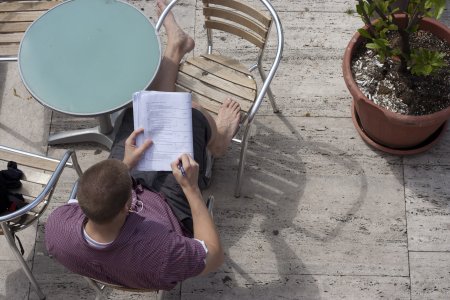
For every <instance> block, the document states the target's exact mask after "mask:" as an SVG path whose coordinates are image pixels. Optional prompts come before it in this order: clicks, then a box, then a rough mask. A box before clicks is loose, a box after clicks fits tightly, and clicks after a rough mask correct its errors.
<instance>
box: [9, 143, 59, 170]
mask: <svg viewBox="0 0 450 300" xmlns="http://www.w3.org/2000/svg"><path fill="white" fill-rule="evenodd" d="M0 159H1V160H5V161H10V160H12V161H15V162H17V164H19V165H24V166H29V167H33V168H36V169H41V170H47V171H52V172H53V171H55V169H56V166H57V165H58V161H57V160H47V159H45V160H44V159H42V158H39V157H33V156H28V155H24V154H20V153H14V152H10V151H7V150H3V149H0Z"/></svg>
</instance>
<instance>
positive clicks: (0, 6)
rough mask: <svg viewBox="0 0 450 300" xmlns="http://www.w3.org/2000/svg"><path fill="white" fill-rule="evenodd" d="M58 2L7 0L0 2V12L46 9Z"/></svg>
mask: <svg viewBox="0 0 450 300" xmlns="http://www.w3.org/2000/svg"><path fill="white" fill-rule="evenodd" d="M58 3H60V1H14V2H11V1H8V2H0V12H3V11H8V12H9V11H30V10H48V9H50V8H52V7H53V6H55V5H56V4H58Z"/></svg>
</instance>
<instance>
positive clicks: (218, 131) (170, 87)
mask: <svg viewBox="0 0 450 300" xmlns="http://www.w3.org/2000/svg"><path fill="white" fill-rule="evenodd" d="M157 7H158V15H161V13H162V11H163V10H164V9H165V8H166V4H165V1H164V0H158V1H157ZM163 25H164V28H165V29H166V33H167V47H166V49H165V51H164V56H163V58H162V61H161V66H160V68H159V71H158V74H157V75H156V77H155V80H154V81H153V83H152V84H151V85H150V89H151V90H155V91H165V92H173V91H175V82H176V80H177V76H178V66H179V64H180V62H181V60H182V59H183V57H184V55H186V53H188V52H190V51H192V49H194V46H195V43H194V40H193V39H192V38H191V37H190V36H189V35H187V34H186V33H185V32H184V31H183V30H182V29H181V28H180V26H179V25H178V24H177V22H176V20H175V17H174V15H173V13H172V12H169V14H168V15H167V16H166V18H165V19H164V23H163ZM192 107H193V108H195V109H197V110H199V111H200V112H201V113H202V114H203V115H204V116H205V118H206V120H207V121H208V124H209V127H210V129H211V135H210V139H209V142H208V150H209V151H211V153H212V155H213V156H214V157H220V156H223V155H224V154H225V152H226V150H227V148H228V145H229V144H230V142H231V139H232V138H233V136H234V134H235V133H236V131H237V129H238V126H239V120H240V113H239V111H240V106H239V103H237V102H236V101H234V100H232V99H227V100H226V101H225V102H224V104H223V105H222V107H221V108H220V110H219V115H218V116H217V118H216V120H214V119H213V117H212V116H211V114H209V112H207V111H206V110H205V109H204V108H203V107H202V106H201V105H199V104H198V103H195V102H193V103H192Z"/></svg>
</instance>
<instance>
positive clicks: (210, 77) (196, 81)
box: [156, 0, 284, 197]
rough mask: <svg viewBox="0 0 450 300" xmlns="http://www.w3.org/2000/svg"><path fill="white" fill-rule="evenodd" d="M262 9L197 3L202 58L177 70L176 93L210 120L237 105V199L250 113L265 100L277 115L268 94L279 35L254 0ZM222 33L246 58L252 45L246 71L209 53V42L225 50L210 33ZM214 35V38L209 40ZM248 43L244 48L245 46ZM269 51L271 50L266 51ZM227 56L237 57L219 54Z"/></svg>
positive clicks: (223, 1)
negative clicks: (230, 102)
mask: <svg viewBox="0 0 450 300" xmlns="http://www.w3.org/2000/svg"><path fill="white" fill-rule="evenodd" d="M177 1H178V0H172V1H171V2H170V3H169V4H168V6H167V8H166V10H165V11H164V12H163V13H162V15H161V17H160V19H159V21H158V23H157V24H156V28H157V29H159V27H160V26H161V24H162V21H163V20H164V17H165V15H166V13H168V11H169V10H170V9H171V8H172V7H173V6H174V5H175V4H176V2H177ZM260 2H261V4H262V5H263V6H264V7H265V8H266V10H265V11H264V10H263V11H259V10H257V9H255V8H253V7H251V6H249V5H246V4H244V1H234V0H203V15H204V17H205V22H204V27H205V28H206V36H207V43H208V44H207V51H206V53H205V54H203V55H200V56H195V57H191V58H189V59H187V60H186V61H185V62H184V63H182V64H181V65H180V67H179V73H178V79H177V90H178V91H185V92H191V93H192V99H193V101H197V102H198V103H200V104H201V105H202V106H203V107H204V108H205V109H207V110H208V111H210V112H211V113H212V114H217V113H218V111H219V108H220V106H221V104H222V102H223V101H224V100H225V99H226V98H228V97H232V98H234V99H236V100H237V101H238V102H239V103H240V105H241V112H242V115H243V118H242V119H241V124H240V130H239V131H238V133H237V135H236V136H235V138H234V139H233V140H234V141H235V142H237V143H239V144H240V145H241V151H240V158H239V169H238V174H237V180H236V186H235V192H234V194H235V196H236V197H239V196H240V192H241V186H242V177H243V174H244V166H245V159H246V151H247V144H248V140H249V137H250V128H251V126H252V124H253V121H254V117H255V114H256V112H257V111H258V109H259V108H260V106H261V103H262V101H263V98H264V96H265V95H266V93H267V95H268V98H269V101H270V103H271V105H272V109H273V111H274V112H275V113H276V112H278V111H279V110H278V107H277V105H276V103H275V98H274V95H273V93H272V91H271V89H270V83H271V81H272V79H273V77H274V75H275V72H276V70H277V68H278V65H279V63H280V60H281V56H282V52H283V43H284V37H283V30H282V26H281V22H280V19H279V17H278V15H277V13H276V11H275V9H274V8H273V6H272V5H271V3H270V1H268V0H260ZM273 26H274V27H275V29H276V37H277V43H276V45H275V48H274V49H273V51H271V53H272V54H273V55H274V59H273V61H267V62H266V63H271V66H270V70H269V72H268V74H267V75H266V74H265V72H264V70H263V63H264V62H265V60H264V56H265V50H266V46H267V42H268V39H269V35H270V31H271V27H273ZM218 31H220V32H222V33H224V32H225V33H227V34H229V35H231V36H236V37H238V38H240V39H239V40H238V43H239V44H238V45H241V44H242V45H244V47H245V48H243V49H245V50H244V51H243V52H245V53H246V54H247V53H248V52H250V47H247V46H251V45H253V46H254V47H256V49H255V48H253V49H255V50H256V51H255V52H257V55H256V56H257V57H256V63H254V64H253V65H251V66H250V67H246V66H245V65H243V64H242V63H241V62H240V61H238V60H237V59H235V56H234V55H233V57H232V58H231V57H227V56H224V55H220V54H219V53H218V52H217V51H213V50H214V48H213V36H214V35H216V40H217V39H222V40H224V39H225V38H226V44H228V45H229V40H228V36H227V37H224V36H223V34H222V35H218V34H216V32H218ZM213 34H214V35H213ZM247 42H248V43H247ZM271 50H272V49H271ZM225 51H228V52H230V53H233V54H238V53H239V51H233V49H225ZM255 70H258V73H259V75H260V77H261V80H262V87H261V88H260V89H258V88H257V84H256V80H255V78H254V76H253V71H255ZM239 137H240V138H239Z"/></svg>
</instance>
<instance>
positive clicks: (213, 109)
mask: <svg viewBox="0 0 450 300" xmlns="http://www.w3.org/2000/svg"><path fill="white" fill-rule="evenodd" d="M175 89H176V91H177V92H186V93H191V97H192V101H193V102H196V103H198V104H200V105H201V106H202V107H203V108H204V109H206V110H207V111H208V112H210V113H211V114H213V115H217V114H218V113H219V109H220V105H221V103H219V102H217V101H214V100H213V99H210V98H207V97H204V96H202V95H199V94H197V93H194V92H191V91H190V90H188V89H186V88H184V87H182V86H181V85H178V84H175Z"/></svg>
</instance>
